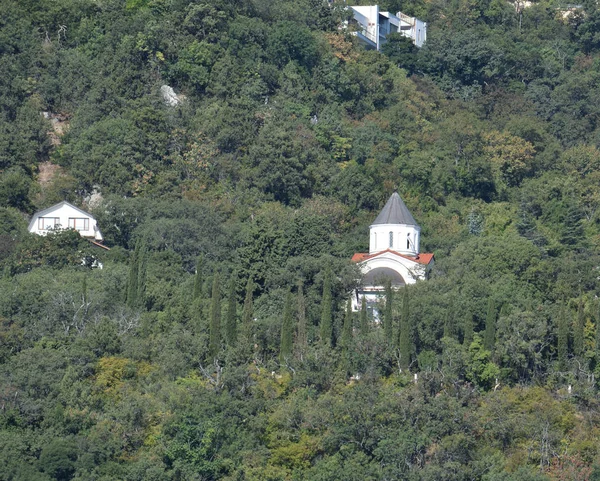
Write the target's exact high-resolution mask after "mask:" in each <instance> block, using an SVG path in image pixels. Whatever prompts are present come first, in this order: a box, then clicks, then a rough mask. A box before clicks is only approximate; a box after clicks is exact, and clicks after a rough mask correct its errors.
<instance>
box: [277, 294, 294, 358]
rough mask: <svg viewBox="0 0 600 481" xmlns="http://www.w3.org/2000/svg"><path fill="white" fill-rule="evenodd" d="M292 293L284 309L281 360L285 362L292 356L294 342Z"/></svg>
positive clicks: (288, 296) (280, 347)
mask: <svg viewBox="0 0 600 481" xmlns="http://www.w3.org/2000/svg"><path fill="white" fill-rule="evenodd" d="M292 305H293V300H292V293H291V292H290V291H288V293H287V294H286V296H285V305H284V307H283V322H282V324H281V342H280V346H279V360H280V361H281V362H285V360H286V359H289V358H290V356H291V355H292V348H293V342H294V315H293V307H292Z"/></svg>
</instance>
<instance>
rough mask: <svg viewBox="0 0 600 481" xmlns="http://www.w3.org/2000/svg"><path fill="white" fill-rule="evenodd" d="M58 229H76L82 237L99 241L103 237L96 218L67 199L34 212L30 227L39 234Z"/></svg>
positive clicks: (30, 230) (30, 229)
mask: <svg viewBox="0 0 600 481" xmlns="http://www.w3.org/2000/svg"><path fill="white" fill-rule="evenodd" d="M58 229H74V230H76V231H77V232H79V234H80V235H81V237H85V238H88V239H93V240H95V241H98V242H100V241H102V239H103V237H102V233H101V232H100V229H99V228H98V225H97V223H96V219H95V218H94V217H93V216H91V215H90V214H88V213H87V212H85V211H84V210H81V209H79V208H77V207H75V206H74V205H71V204H69V203H68V202H67V201H63V202H61V203H59V204H56V205H53V206H52V207H48V208H47V209H44V210H41V211H39V212H36V213H35V214H33V217H32V218H31V222H30V223H29V227H28V230H29V232H31V233H32V234H38V235H46V234H47V233H48V232H50V231H52V230H58Z"/></svg>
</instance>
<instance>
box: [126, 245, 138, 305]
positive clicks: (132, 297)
mask: <svg viewBox="0 0 600 481" xmlns="http://www.w3.org/2000/svg"><path fill="white" fill-rule="evenodd" d="M139 246H140V244H139V242H138V243H137V244H136V246H135V249H134V250H133V252H132V253H131V256H130V258H129V275H128V277H127V306H128V307H130V308H134V307H136V306H137V295H138V277H139V266H140V265H139V250H140V249H139Z"/></svg>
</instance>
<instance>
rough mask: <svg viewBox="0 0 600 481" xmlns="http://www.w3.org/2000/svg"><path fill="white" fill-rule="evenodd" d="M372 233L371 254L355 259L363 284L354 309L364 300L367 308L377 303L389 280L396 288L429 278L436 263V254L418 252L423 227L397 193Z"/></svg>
mask: <svg viewBox="0 0 600 481" xmlns="http://www.w3.org/2000/svg"><path fill="white" fill-rule="evenodd" d="M369 230H370V240H369V252H368V253H356V254H354V256H352V261H353V262H356V263H358V265H359V266H360V269H361V271H362V273H363V279H362V285H361V286H360V287H359V288H358V289H357V290H356V291H355V293H354V295H353V296H352V307H353V309H354V310H359V309H360V306H361V302H362V298H363V297H364V298H365V300H366V302H367V305H368V306H370V307H372V306H373V305H374V304H376V303H377V302H378V301H379V300H380V299H381V297H382V296H383V293H384V285H385V283H386V282H387V281H388V280H389V281H390V282H391V284H392V288H395V289H397V288H400V287H403V286H405V285H406V284H414V283H416V282H417V281H418V280H421V279H426V278H427V273H428V271H429V269H430V268H431V267H432V266H433V263H434V256H433V254H424V253H419V242H420V240H421V228H420V227H419V225H418V224H417V222H416V221H415V219H414V217H413V216H412V214H411V213H410V211H409V210H408V208H407V207H406V205H405V204H404V202H403V201H402V199H401V198H400V196H399V195H398V192H394V193H393V194H392V196H391V197H390V198H389V199H388V201H387V203H386V204H385V206H384V207H383V209H382V211H381V213H380V214H379V215H378V216H377V218H376V219H375V221H374V222H373V224H371V226H370V227H369Z"/></svg>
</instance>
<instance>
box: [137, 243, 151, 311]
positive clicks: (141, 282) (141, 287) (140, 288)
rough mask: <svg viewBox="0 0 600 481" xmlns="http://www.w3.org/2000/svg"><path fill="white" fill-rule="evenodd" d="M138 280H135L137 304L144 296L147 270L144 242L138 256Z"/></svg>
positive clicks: (141, 302)
mask: <svg viewBox="0 0 600 481" xmlns="http://www.w3.org/2000/svg"><path fill="white" fill-rule="evenodd" d="M138 262H139V267H138V281H137V296H136V297H137V305H138V306H140V305H142V304H143V303H144V299H145V297H146V274H147V272H148V249H147V248H146V243H145V242H142V245H141V247H140V252H139V257H138Z"/></svg>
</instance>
